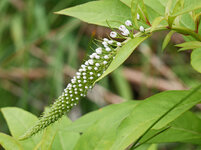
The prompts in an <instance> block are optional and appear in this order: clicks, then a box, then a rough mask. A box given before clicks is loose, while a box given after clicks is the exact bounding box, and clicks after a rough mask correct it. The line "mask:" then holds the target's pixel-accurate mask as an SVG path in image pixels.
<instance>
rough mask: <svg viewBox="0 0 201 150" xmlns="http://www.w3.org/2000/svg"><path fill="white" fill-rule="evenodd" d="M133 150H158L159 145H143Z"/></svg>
mask: <svg viewBox="0 0 201 150" xmlns="http://www.w3.org/2000/svg"><path fill="white" fill-rule="evenodd" d="M131 150H157V145H156V144H143V145H142V146H139V147H137V148H135V149H131Z"/></svg>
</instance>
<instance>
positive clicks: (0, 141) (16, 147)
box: [0, 133, 22, 150]
mask: <svg viewBox="0 0 201 150" xmlns="http://www.w3.org/2000/svg"><path fill="white" fill-rule="evenodd" d="M0 145H1V146H2V147H3V148H4V149H6V150H22V147H21V145H20V143H19V142H18V141H17V140H15V139H14V138H13V137H11V136H9V135H6V134H4V133H0Z"/></svg>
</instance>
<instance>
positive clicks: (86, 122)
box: [65, 101, 139, 133]
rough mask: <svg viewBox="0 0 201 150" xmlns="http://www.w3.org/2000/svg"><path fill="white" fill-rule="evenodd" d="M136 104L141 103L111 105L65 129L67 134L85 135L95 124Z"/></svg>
mask: <svg viewBox="0 0 201 150" xmlns="http://www.w3.org/2000/svg"><path fill="white" fill-rule="evenodd" d="M134 103H139V102H138V101H134V102H133V101H128V102H124V103H121V104H111V105H108V106H106V107H104V108H101V109H99V110H96V111H94V112H90V113H88V114H86V115H84V116H83V117H81V118H79V119H77V120H76V121H74V122H73V123H72V124H70V125H68V126H66V127H65V130H66V132H69V131H74V132H80V133H83V132H85V130H87V128H89V127H90V126H91V125H93V124H94V123H95V122H97V121H98V120H100V119H101V118H104V117H105V116H107V115H108V114H112V113H114V114H115V113H117V112H119V111H121V109H124V108H127V107H129V106H130V105H135V104H134Z"/></svg>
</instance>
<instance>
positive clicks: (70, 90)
mask: <svg viewBox="0 0 201 150" xmlns="http://www.w3.org/2000/svg"><path fill="white" fill-rule="evenodd" d="M126 26H127V27H131V26H132V22H131V21H130V20H127V21H126V22H125V25H121V26H120V27H119V30H120V31H121V36H122V35H123V36H125V37H127V36H129V35H130V31H129V29H127V27H126ZM110 37H111V38H118V37H120V35H119V33H118V32H115V31H112V32H111V33H110ZM121 46H122V43H121V42H118V41H116V40H114V39H108V38H104V39H103V40H102V41H101V46H100V47H98V48H96V49H95V50H94V53H92V54H91V55H90V56H89V59H88V60H86V61H85V62H84V63H83V64H82V65H81V67H80V68H79V70H78V72H76V75H75V76H74V77H73V78H72V79H71V82H70V83H69V84H68V85H67V87H66V88H65V89H64V91H63V93H62V95H61V96H60V97H59V98H58V99H57V100H56V101H55V102H54V103H53V104H52V106H51V107H50V110H49V111H47V112H44V113H43V115H42V117H40V118H39V121H38V122H36V124H35V125H34V126H33V127H32V128H30V129H29V130H28V131H27V132H26V133H25V134H24V135H23V136H21V137H20V139H21V140H23V139H26V138H28V137H30V136H32V135H34V134H36V133H38V132H39V131H41V130H42V129H44V128H46V127H47V126H49V125H50V124H52V123H54V122H55V121H57V120H58V119H59V118H61V117H62V116H63V115H64V114H65V113H67V112H69V111H70V110H71V108H72V107H73V106H75V105H77V104H78V101H79V100H80V98H81V97H85V96H86V94H87V91H88V90H89V89H92V86H93V85H94V82H95V81H96V80H97V79H98V78H99V77H100V76H101V75H102V74H103V73H104V71H105V70H106V69H107V68H108V66H109V65H110V63H111V62H112V60H113V59H114V58H115V55H116V53H117V52H116V49H117V47H121Z"/></svg>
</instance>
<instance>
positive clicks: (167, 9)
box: [165, 0, 172, 18]
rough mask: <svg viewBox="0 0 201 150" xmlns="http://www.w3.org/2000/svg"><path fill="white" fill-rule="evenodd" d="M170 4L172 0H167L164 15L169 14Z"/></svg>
mask: <svg viewBox="0 0 201 150" xmlns="http://www.w3.org/2000/svg"><path fill="white" fill-rule="evenodd" d="M171 6H172V0H168V2H167V5H166V7H165V17H166V18H168V16H169V15H170V14H171Z"/></svg>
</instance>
